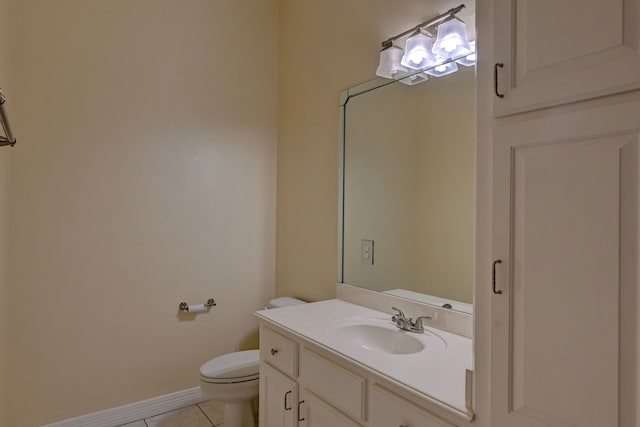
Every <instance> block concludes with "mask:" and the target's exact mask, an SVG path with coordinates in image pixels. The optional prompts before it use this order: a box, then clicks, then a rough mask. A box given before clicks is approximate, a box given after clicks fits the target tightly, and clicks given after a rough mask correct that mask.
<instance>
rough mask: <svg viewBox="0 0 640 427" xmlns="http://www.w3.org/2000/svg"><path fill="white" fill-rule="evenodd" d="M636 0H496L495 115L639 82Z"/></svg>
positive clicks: (614, 90) (639, 4)
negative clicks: (500, 64)
mask: <svg viewBox="0 0 640 427" xmlns="http://www.w3.org/2000/svg"><path fill="white" fill-rule="evenodd" d="M639 24H640V1H639V0H562V1H557V0H494V48H495V55H494V63H502V64H504V67H503V68H497V74H498V91H499V92H502V93H503V94H504V98H498V97H497V96H496V97H494V113H495V115H496V116H502V115H506V114H512V113H517V112H522V111H527V110H533V109H537V108H542V107H546V106H551V105H558V104H563V103H567V102H572V101H577V100H580V99H587V98H593V97H596V96H602V95H606V94H611V93H617V92H623V91H627V90H630V89H634V88H638V87H640V54H639V50H638V49H639V48H640V28H638V27H639Z"/></svg>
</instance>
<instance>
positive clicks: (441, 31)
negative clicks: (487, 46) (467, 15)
mask: <svg viewBox="0 0 640 427" xmlns="http://www.w3.org/2000/svg"><path fill="white" fill-rule="evenodd" d="M469 52H471V46H470V45H469V40H467V27H466V26H465V25H464V22H462V21H461V20H460V19H458V18H457V17H455V16H453V15H452V16H450V17H449V18H447V19H446V20H445V21H444V22H442V23H441V24H440V25H438V38H437V39H436V42H435V44H434V45H433V53H435V54H436V55H438V56H441V57H442V58H447V59H450V58H455V57H458V56H461V55H464V54H465V53H469Z"/></svg>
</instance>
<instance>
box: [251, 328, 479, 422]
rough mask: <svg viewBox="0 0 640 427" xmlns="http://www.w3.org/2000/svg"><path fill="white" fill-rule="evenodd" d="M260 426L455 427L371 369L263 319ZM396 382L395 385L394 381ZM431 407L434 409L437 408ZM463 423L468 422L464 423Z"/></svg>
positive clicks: (419, 399)
mask: <svg viewBox="0 0 640 427" xmlns="http://www.w3.org/2000/svg"><path fill="white" fill-rule="evenodd" d="M260 348H261V351H260V417H259V418H260V427H296V426H299V427H386V426H391V427H397V426H399V425H404V426H407V427H457V426H458V425H459V424H458V422H456V421H455V420H456V419H457V418H456V417H455V416H454V415H452V414H451V418H453V419H454V421H449V420H445V419H444V418H443V417H445V418H446V417H447V415H446V414H448V413H447V412H445V415H442V414H440V416H438V415H434V414H433V413H431V412H430V411H429V410H427V409H426V408H424V407H421V406H419V405H418V404H416V402H423V401H424V398H423V396H420V395H417V394H416V393H415V392H413V391H408V389H406V388H403V389H404V390H405V391H404V393H405V395H407V399H409V398H412V399H413V401H412V402H410V401H409V400H407V399H405V398H403V397H400V396H399V395H398V394H397V393H393V392H392V391H389V388H390V387H391V388H393V387H394V385H393V384H391V385H389V383H388V382H386V381H387V380H385V379H383V378H382V377H381V376H380V375H379V374H378V373H377V372H375V371H367V370H366V369H363V367H362V366H357V364H355V363H354V362H353V361H351V360H349V359H346V358H344V357H343V356H341V355H339V354H337V353H333V352H331V351H327V350H326V349H320V348H319V347H318V346H316V345H315V344H314V343H313V342H311V341H309V340H306V339H304V338H301V337H299V336H297V335H293V334H290V333H289V332H287V331H285V330H283V329H281V328H280V327H278V326H277V325H275V324H272V323H269V322H266V321H263V324H262V325H261V327H260ZM395 387H397V384H396V385H395ZM441 410H442V409H441V408H439V407H436V408H435V409H434V411H441ZM463 424H464V425H465V426H466V425H467V424H466V423H464V422H463Z"/></svg>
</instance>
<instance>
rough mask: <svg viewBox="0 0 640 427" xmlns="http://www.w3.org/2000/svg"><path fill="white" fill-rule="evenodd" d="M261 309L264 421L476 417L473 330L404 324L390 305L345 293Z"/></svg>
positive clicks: (438, 421)
mask: <svg viewBox="0 0 640 427" xmlns="http://www.w3.org/2000/svg"><path fill="white" fill-rule="evenodd" d="M388 311H389V313H390V312H392V310H391V307H389V310H388ZM408 314H413V313H408ZM257 316H258V317H259V318H260V321H261V324H260V427H280V426H309V427H311V426H333V427H342V426H353V427H356V426H368V427H386V426H406V427H410V426H412V427H418V426H420V427H453V426H461V425H466V424H467V423H468V422H469V421H471V420H472V419H473V411H472V410H471V391H472V387H471V377H472V376H471V371H470V369H471V365H472V342H471V339H470V338H467V337H464V336H461V335H456V334H453V333H450V332H447V331H444V330H440V329H435V328H431V327H429V326H428V325H427V326H425V332H424V333H411V332H405V331H401V330H400V329H398V328H397V327H396V325H395V324H394V323H393V322H392V321H391V315H390V314H388V313H384V312H380V311H377V310H373V309H370V308H367V307H363V306H360V305H356V304H351V303H349V302H346V301H343V300H329V301H321V302H316V303H311V304H306V305H299V306H292V307H285V308H282V309H278V310H264V311H259V312H257ZM434 316H436V317H437V310H434ZM436 321H437V319H436Z"/></svg>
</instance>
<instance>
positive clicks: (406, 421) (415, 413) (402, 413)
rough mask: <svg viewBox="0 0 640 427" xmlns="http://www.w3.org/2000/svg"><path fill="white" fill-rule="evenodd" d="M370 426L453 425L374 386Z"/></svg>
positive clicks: (451, 426)
mask: <svg viewBox="0 0 640 427" xmlns="http://www.w3.org/2000/svg"><path fill="white" fill-rule="evenodd" d="M369 425H370V427H389V426H391V427H395V426H404V427H453V424H451V423H449V422H448V421H445V420H443V419H441V418H438V417H436V416H434V415H432V414H430V413H428V412H427V411H425V410H424V409H422V408H420V407H418V406H416V405H414V404H412V403H410V402H408V401H406V400H405V399H402V398H401V397H399V396H397V395H395V394H393V393H391V392H389V391H387V390H385V389H384V388H382V387H379V386H374V387H373V389H372V391H371V423H370V424H369Z"/></svg>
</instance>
